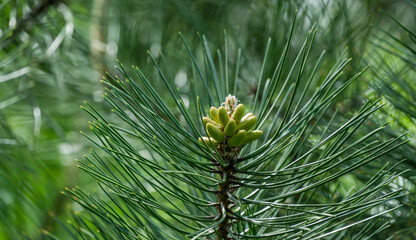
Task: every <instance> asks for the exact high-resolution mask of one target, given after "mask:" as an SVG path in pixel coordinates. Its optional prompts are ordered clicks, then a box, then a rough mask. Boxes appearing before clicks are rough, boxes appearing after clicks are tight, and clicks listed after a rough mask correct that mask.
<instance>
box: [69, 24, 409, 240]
mask: <svg viewBox="0 0 416 240" xmlns="http://www.w3.org/2000/svg"><path fill="white" fill-rule="evenodd" d="M294 25H295V21H293V25H292V30H291V31H290V32H289V34H288V40H287V42H286V46H285V49H284V51H283V52H282V54H281V57H280V59H279V60H278V63H277V65H276V66H275V71H274V74H273V75H271V76H266V75H265V72H264V69H265V66H267V67H269V66H268V65H269V64H270V63H269V60H270V59H269V58H268V53H269V49H270V44H271V41H269V42H268V45H267V49H266V53H265V58H264V62H263V67H262V69H261V70H260V71H259V78H258V80H257V86H258V87H257V92H256V94H255V96H254V98H253V99H250V98H249V97H240V98H241V100H240V101H241V102H240V104H238V100H237V98H236V97H235V96H238V94H237V93H238V92H240V93H242V92H244V90H245V89H244V86H245V85H246V84H244V83H243V82H241V81H242V80H241V79H240V77H239V63H240V60H241V50H238V51H237V53H236V54H235V55H236V58H235V61H234V63H235V66H234V68H233V69H231V67H229V65H228V64H229V63H228V61H229V58H228V53H229V51H228V49H227V39H226V38H225V45H224V46H225V47H224V50H223V52H221V51H218V54H217V55H218V58H214V57H213V53H212V52H211V50H210V48H209V44H208V42H207V40H206V38H205V37H204V36H201V47H202V48H201V49H202V51H201V52H195V51H191V47H190V46H189V45H188V44H187V43H186V41H185V40H184V39H183V37H182V39H183V40H184V44H185V47H186V49H187V50H188V53H189V56H190V61H191V64H192V78H193V80H192V81H191V86H190V88H191V91H192V94H191V98H190V99H189V100H187V101H184V99H183V97H182V96H181V94H180V93H179V91H178V89H177V88H176V86H175V83H174V79H173V77H172V73H171V70H170V67H169V66H168V64H167V62H168V61H166V59H165V58H164V56H163V55H161V57H160V59H155V58H154V57H153V56H152V55H150V53H149V57H150V60H151V61H152V63H153V64H154V66H155V69H156V71H157V73H158V75H159V79H150V78H148V77H147V76H146V74H145V73H144V72H142V71H141V70H140V69H139V68H138V67H133V68H132V70H131V71H130V70H127V69H126V68H125V67H124V66H123V65H122V64H119V67H118V70H119V72H120V76H111V75H109V77H108V78H107V79H104V80H103V83H104V84H105V85H106V86H107V88H106V93H105V95H104V98H105V100H106V101H107V103H108V104H109V105H110V106H111V109H112V111H113V112H114V115H115V117H116V118H114V119H105V118H103V117H102V115H101V114H100V113H99V112H97V111H96V110H95V109H94V107H93V106H91V105H90V104H88V103H87V102H86V103H85V106H84V107H83V109H84V110H85V111H86V112H88V113H89V114H90V115H91V116H92V118H93V121H92V122H90V126H91V131H92V133H93V134H94V136H89V135H90V134H85V136H86V137H87V138H89V139H90V140H91V141H92V142H93V143H94V144H95V145H96V147H95V148H93V150H92V151H91V153H90V154H88V155H86V156H85V160H81V161H79V167H80V168H81V169H83V170H84V171H86V172H88V173H89V174H90V175H91V176H92V177H93V178H95V179H96V180H97V181H98V185H99V186H100V189H101V191H100V192H99V193H97V194H90V193H85V192H84V191H83V190H82V189H72V190H71V189H67V191H66V192H65V193H66V194H67V195H68V196H70V197H71V198H72V199H73V200H74V201H76V202H78V203H79V204H81V205H82V206H83V207H84V208H85V209H87V210H88V211H89V212H90V213H91V215H90V216H87V215H85V216H82V217H80V216H75V219H77V221H76V222H75V223H72V224H73V226H74V227H75V229H77V234H79V235H81V236H84V235H85V234H87V235H88V236H89V237H91V236H92V237H94V238H96V239H137V238H139V239H305V240H306V239H323V238H328V239H332V238H334V239H335V238H337V237H341V236H342V237H343V238H344V239H346V238H347V237H349V238H351V239H361V238H365V237H370V236H371V234H375V233H377V232H379V231H382V230H383V229H385V228H386V227H387V223H386V222H385V221H380V216H382V215H385V214H386V213H389V212H391V211H394V210H395V209H397V208H398V207H400V204H399V203H398V202H397V201H395V199H396V198H399V197H401V196H403V195H404V194H405V193H404V192H403V191H402V189H391V188H388V186H389V184H390V183H391V182H392V181H393V180H394V179H395V178H396V177H397V176H399V175H400V174H401V173H400V172H399V173H397V172H394V168H395V167H396V165H393V166H391V165H390V164H388V163H386V165H385V166H384V167H383V168H382V169H380V171H379V172H378V173H377V174H376V175H374V176H372V177H371V178H369V179H367V180H366V181H364V182H354V181H355V180H351V179H350V174H351V173H353V172H354V173H356V172H357V171H359V170H360V167H362V166H364V165H365V164H367V163H369V162H371V161H374V160H377V159H378V158H379V157H380V156H382V155H384V154H386V153H388V152H390V151H392V150H394V149H396V148H398V147H399V146H401V145H403V144H404V143H405V141H402V140H401V138H402V137H403V136H399V137H397V138H393V139H390V140H387V141H379V140H378V139H377V133H378V132H379V131H380V130H381V129H383V127H384V126H378V127H377V126H375V127H374V128H373V129H372V130H371V131H369V132H368V133H367V134H366V135H364V136H362V135H360V136H356V135H355V132H356V130H357V129H358V128H360V127H361V126H362V125H364V124H366V123H367V120H368V119H369V118H370V117H371V114H372V113H374V112H375V111H377V110H378V109H379V108H381V107H382V105H380V104H379V102H378V100H374V101H368V102H367V103H364V104H363V106H362V107H361V109H359V110H357V112H356V113H355V114H353V115H351V116H350V118H349V119H346V120H345V121H344V119H343V118H341V117H340V116H338V113H337V109H336V103H337V97H338V96H340V94H341V93H342V92H343V90H344V89H346V88H347V87H348V86H349V85H351V84H352V83H353V82H354V81H355V80H357V79H359V77H360V76H361V75H362V74H363V73H364V71H362V72H359V73H357V74H356V75H354V76H352V77H351V78H350V79H345V78H343V71H342V70H343V68H344V67H345V66H346V65H347V64H348V62H349V61H350V60H349V59H344V58H343V57H342V58H341V59H339V61H338V62H336V63H334V65H333V68H332V69H328V70H327V71H326V74H324V75H322V76H321V75H320V74H319V75H318V74H316V73H317V72H318V69H319V68H320V64H321V62H322V60H323V58H324V53H322V55H321V56H320V57H319V58H318V59H310V58H309V53H310V51H311V49H312V45H313V42H314V38H315V33H316V29H315V27H313V28H312V29H311V30H310V31H309V32H308V33H307V36H306V39H305V40H304V42H303V45H302V48H301V49H299V50H298V51H297V52H292V51H290V47H291V41H292V37H293V36H292V35H293V27H294ZM289 54H295V55H296V59H295V61H294V62H289V61H288V55H289ZM229 72H233V76H234V78H231V77H230V76H231V74H229ZM132 74H134V75H135V76H134V77H133V76H132ZM158 81H160V82H158ZM159 83H161V84H163V86H164V87H165V88H166V89H167V91H168V92H169V93H170V96H162V95H161V91H160V88H161V87H160V84H159ZM168 97H170V98H171V99H173V100H174V103H175V105H174V106H172V105H169V104H168V103H167V100H166V99H167V98H168ZM224 99H225V103H224V104H223V106H221V104H222V102H223V101H224ZM339 182H344V183H349V184H351V183H354V187H348V186H347V187H342V186H341V184H339ZM99 197H101V198H99ZM387 202H388V203H389V205H386V204H385V203H387ZM388 206H390V207H388ZM95 228H96V229H95ZM96 230H98V231H96Z"/></svg>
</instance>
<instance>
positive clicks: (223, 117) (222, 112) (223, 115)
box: [218, 106, 230, 127]
mask: <svg viewBox="0 0 416 240" xmlns="http://www.w3.org/2000/svg"><path fill="white" fill-rule="evenodd" d="M218 120H219V123H221V126H223V127H225V126H227V123H228V121H230V118H229V117H228V112H227V110H226V109H225V107H222V106H221V107H220V108H219V109H218Z"/></svg>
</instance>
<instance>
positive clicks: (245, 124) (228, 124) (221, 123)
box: [199, 95, 263, 147]
mask: <svg viewBox="0 0 416 240" xmlns="http://www.w3.org/2000/svg"><path fill="white" fill-rule="evenodd" d="M230 99H233V101H230ZM225 100H226V101H225V107H223V106H221V107H219V108H215V107H211V109H210V111H209V113H210V115H211V118H209V117H203V118H202V121H203V123H204V126H205V128H206V131H207V133H208V136H209V137H202V138H199V142H200V143H201V144H207V145H208V146H211V144H212V145H213V146H214V147H218V146H219V144H224V145H223V146H224V147H227V146H228V147H242V146H243V145H245V144H248V143H251V142H253V141H255V140H257V139H259V138H260V137H261V135H262V134H263V132H262V131H261V130H251V129H252V128H253V127H254V126H255V124H256V121H257V117H256V116H254V115H253V113H247V114H246V115H244V113H245V107H244V105H243V104H238V105H237V106H233V105H230V106H229V105H227V104H230V102H232V103H233V104H235V105H236V102H237V101H236V98H235V97H234V96H231V95H229V96H228V97H226V99H225Z"/></svg>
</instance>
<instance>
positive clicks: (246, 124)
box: [237, 116, 257, 131]
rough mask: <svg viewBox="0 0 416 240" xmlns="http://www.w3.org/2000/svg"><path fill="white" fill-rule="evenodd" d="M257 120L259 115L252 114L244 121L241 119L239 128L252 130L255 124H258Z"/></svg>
mask: <svg viewBox="0 0 416 240" xmlns="http://www.w3.org/2000/svg"><path fill="white" fill-rule="evenodd" d="M256 121H257V117H256V116H251V117H249V118H247V119H245V120H244V121H241V122H240V123H239V124H238V128H237V129H239V130H241V129H243V130H246V131H248V130H250V129H251V128H252V127H254V125H255V124H256Z"/></svg>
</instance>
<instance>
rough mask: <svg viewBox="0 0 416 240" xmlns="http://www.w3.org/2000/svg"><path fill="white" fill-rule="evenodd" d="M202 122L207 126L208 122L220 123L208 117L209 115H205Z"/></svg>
mask: <svg viewBox="0 0 416 240" xmlns="http://www.w3.org/2000/svg"><path fill="white" fill-rule="evenodd" d="M202 122H203V123H204V126H207V124H208V123H211V124H214V125H218V123H216V122H215V121H214V120H212V119H211V118H208V117H203V118H202Z"/></svg>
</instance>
